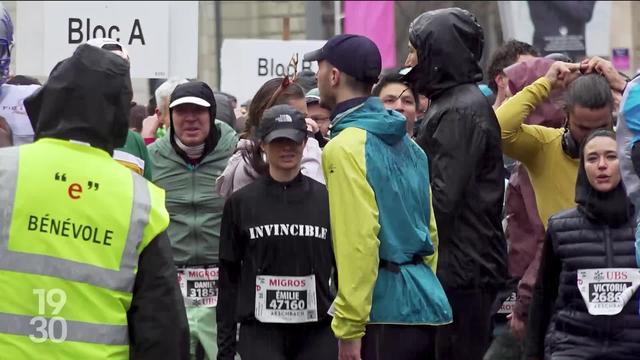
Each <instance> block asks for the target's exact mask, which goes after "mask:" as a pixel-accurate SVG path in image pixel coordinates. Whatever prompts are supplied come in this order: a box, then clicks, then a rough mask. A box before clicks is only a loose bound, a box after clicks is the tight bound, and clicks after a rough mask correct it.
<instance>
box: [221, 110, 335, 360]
mask: <svg viewBox="0 0 640 360" xmlns="http://www.w3.org/2000/svg"><path fill="white" fill-rule="evenodd" d="M255 136H256V138H257V140H256V146H257V147H258V148H259V149H260V152H261V154H260V155H259V156H260V158H262V157H264V158H266V163H267V164H268V172H267V174H266V175H265V176H261V177H259V178H258V179H256V180H255V181H254V182H253V183H251V184H249V185H247V186H245V187H243V188H242V189H241V190H239V191H236V192H235V193H233V195H231V197H229V198H228V199H227V201H226V203H225V207H224V212H223V215H222V230H221V238H220V302H219V303H218V348H219V349H220V350H219V352H218V360H232V359H233V358H234V356H235V354H236V324H237V323H238V322H239V323H240V341H239V345H238V352H239V353H240V355H241V357H242V359H243V360H296V359H305V360H332V359H336V358H337V352H338V351H337V341H336V340H335V338H334V337H333V334H332V333H331V317H330V316H329V315H328V314H327V311H328V309H329V306H330V305H331V301H332V299H333V297H332V296H331V294H330V290H329V284H330V281H329V280H330V278H331V273H332V269H333V266H334V258H333V250H332V247H331V232H330V226H329V199H328V195H327V189H326V187H325V186H324V185H323V184H321V183H319V182H317V181H315V180H313V179H311V178H310V177H307V176H305V175H304V174H303V173H302V172H301V166H302V154H303V149H304V148H305V145H306V142H307V141H309V139H308V138H307V124H306V121H305V116H304V114H302V113H301V112H299V111H297V110H296V109H295V108H293V107H291V106H289V105H276V106H273V107H271V108H269V109H267V110H266V111H265V112H264V114H263V116H262V118H261V121H260V125H259V127H258V129H257V130H256V135H255Z"/></svg>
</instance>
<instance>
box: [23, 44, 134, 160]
mask: <svg viewBox="0 0 640 360" xmlns="http://www.w3.org/2000/svg"><path fill="white" fill-rule="evenodd" d="M132 97H133V92H132V89H131V79H130V76H129V63H128V62H127V61H125V60H124V59H123V58H121V57H120V56H118V55H115V54H113V53H111V52H110V51H107V50H102V49H99V48H96V47H94V46H91V45H86V44H83V45H80V46H78V48H77V49H76V50H75V52H74V53H73V55H72V56H71V57H70V58H67V59H65V60H62V61H61V62H59V63H58V64H57V65H56V66H55V67H54V68H53V70H52V71H51V74H50V75H49V79H48V80H47V82H46V83H45V84H44V85H43V86H42V87H41V88H39V89H38V90H36V91H35V92H34V93H33V94H32V95H31V96H29V97H27V98H26V99H25V100H24V106H25V109H26V110H27V115H29V119H30V120H31V125H32V126H33V128H34V129H35V139H36V140H37V139H41V138H47V137H49V138H56V139H62V140H76V141H81V142H85V143H89V144H91V146H93V147H96V148H100V149H102V150H104V151H106V152H108V153H109V154H113V149H115V148H119V147H122V146H123V145H124V143H125V141H126V139H127V131H128V129H129V108H130V104H131V99H132Z"/></svg>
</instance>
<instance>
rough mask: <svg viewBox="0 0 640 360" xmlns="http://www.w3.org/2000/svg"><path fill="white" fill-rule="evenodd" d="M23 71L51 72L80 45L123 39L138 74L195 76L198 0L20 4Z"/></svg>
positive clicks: (19, 58) (18, 36)
mask: <svg viewBox="0 0 640 360" xmlns="http://www.w3.org/2000/svg"><path fill="white" fill-rule="evenodd" d="M17 26H18V27H17V29H16V30H17V31H16V49H17V64H16V66H17V72H18V73H20V74H27V75H38V76H46V75H48V74H49V72H50V71H51V70H52V69H53V67H54V66H55V65H56V64H57V63H58V62H59V61H61V60H63V59H65V58H67V57H69V56H71V55H72V54H73V52H74V50H75V49H76V48H77V47H78V45H80V44H83V43H86V42H87V41H88V40H91V39H94V38H112V39H114V40H116V41H119V42H120V43H121V44H122V45H123V46H124V47H125V49H126V50H127V52H128V53H129V57H130V59H131V76H132V77H134V78H167V77H170V76H180V77H195V76H196V74H197V67H198V59H197V57H198V2H197V1H185V2H169V1H159V2H146V1H103V2H93V1H51V2H49V1H33V2H31V1H30V2H18V21H17Z"/></svg>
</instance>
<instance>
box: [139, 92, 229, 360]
mask: <svg viewBox="0 0 640 360" xmlns="http://www.w3.org/2000/svg"><path fill="white" fill-rule="evenodd" d="M215 113H216V102H215V98H214V96H213V91H212V90H211V88H210V87H209V86H208V85H207V84H205V83H203V82H201V81H194V82H188V83H185V84H181V85H178V86H177V87H176V88H175V90H174V91H173V93H172V94H171V97H170V104H169V119H170V121H169V125H170V133H169V135H168V136H165V137H163V138H161V139H158V140H156V141H155V142H154V143H153V144H152V145H150V146H149V156H150V158H151V162H152V165H153V182H154V183H155V184H156V185H158V186H160V187H162V188H163V189H164V190H165V191H166V206H167V210H168V211H169V216H170V219H171V222H170V224H169V228H168V230H167V233H168V235H169V240H170V241H171V246H172V248H173V260H174V263H175V265H176V266H177V268H178V282H179V283H180V288H181V290H182V295H183V298H184V302H185V307H186V309H187V319H188V320H189V330H190V333H191V354H192V356H194V355H195V353H196V348H197V344H198V343H200V344H201V345H202V347H203V348H204V350H205V352H206V355H207V358H208V359H209V360H213V359H215V358H216V357H217V352H218V349H217V344H216V337H217V334H216V305H217V301H218V291H217V281H218V260H219V253H218V247H219V244H220V223H221V221H222V210H223V207H224V199H223V198H222V197H221V196H219V195H218V194H217V193H216V191H215V186H214V185H215V181H216V178H217V177H218V176H220V174H222V171H223V170H224V168H225V167H226V166H227V162H228V161H229V158H230V157H231V154H232V153H233V151H234V150H235V148H236V143H237V142H238V137H237V135H236V133H235V131H234V130H233V129H232V128H231V127H230V126H229V125H227V124H225V123H223V122H221V121H218V120H215ZM158 316H162V314H158Z"/></svg>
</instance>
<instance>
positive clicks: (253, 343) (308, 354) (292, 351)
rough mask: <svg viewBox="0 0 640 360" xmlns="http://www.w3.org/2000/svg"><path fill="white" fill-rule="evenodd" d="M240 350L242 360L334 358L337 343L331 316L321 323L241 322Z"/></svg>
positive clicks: (336, 352)
mask: <svg viewBox="0 0 640 360" xmlns="http://www.w3.org/2000/svg"><path fill="white" fill-rule="evenodd" d="M238 353H240V357H241V358H242V360H335V359H337V358H338V342H337V340H336V339H335V338H334V337H333V333H332V332H331V322H330V319H327V320H325V321H322V322H319V323H305V324H267V323H261V322H258V321H252V322H245V323H242V324H241V325H240V342H239V345H238Z"/></svg>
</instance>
